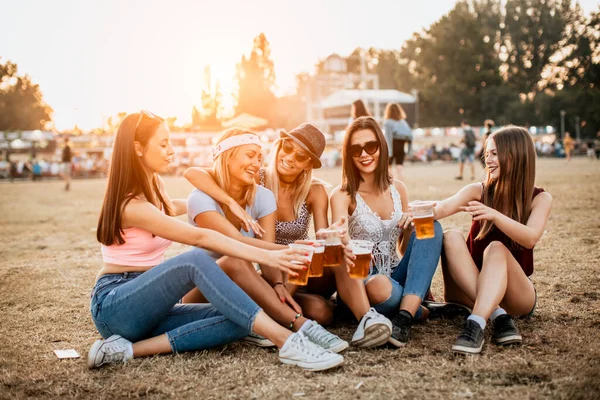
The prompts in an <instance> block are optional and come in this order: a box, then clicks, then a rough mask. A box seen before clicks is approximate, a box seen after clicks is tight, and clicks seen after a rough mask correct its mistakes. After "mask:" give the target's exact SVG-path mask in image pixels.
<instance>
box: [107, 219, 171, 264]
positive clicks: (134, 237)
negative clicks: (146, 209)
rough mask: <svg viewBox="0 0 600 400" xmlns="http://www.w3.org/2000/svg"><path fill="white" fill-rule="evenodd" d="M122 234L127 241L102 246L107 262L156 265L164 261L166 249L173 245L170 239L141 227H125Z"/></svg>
mask: <svg viewBox="0 0 600 400" xmlns="http://www.w3.org/2000/svg"><path fill="white" fill-rule="evenodd" d="M122 235H123V240H125V243H123V244H121V245H118V244H112V245H110V246H105V245H101V246H100V251H101V252H102V259H103V260H104V262H105V263H108V264H116V265H127V266H131V267H154V266H155V265H158V264H160V263H161V262H163V260H164V256H165V251H166V250H167V248H168V247H169V246H170V245H171V241H170V240H167V239H164V238H161V237H160V236H152V234H151V233H150V232H148V231H145V230H143V229H140V228H127V229H123V233H122Z"/></svg>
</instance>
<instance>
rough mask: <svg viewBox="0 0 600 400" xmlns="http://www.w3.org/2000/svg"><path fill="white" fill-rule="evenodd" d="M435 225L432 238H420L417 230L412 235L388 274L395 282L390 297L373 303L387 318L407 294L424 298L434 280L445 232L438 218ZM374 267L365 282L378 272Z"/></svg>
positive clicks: (417, 315) (417, 316)
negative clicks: (395, 264) (402, 253)
mask: <svg viewBox="0 0 600 400" xmlns="http://www.w3.org/2000/svg"><path fill="white" fill-rule="evenodd" d="M434 224H435V236H434V237H433V238H431V239H422V240H420V239H419V240H417V239H416V235H415V232H413V233H412V235H410V241H409V242H408V246H407V248H406V251H405V253H404V256H403V257H402V260H400V263H399V264H398V265H397V266H396V268H394V270H393V271H392V274H391V275H390V276H389V277H388V278H389V280H390V282H391V284H392V292H391V294H390V296H389V297H388V298H387V300H385V301H384V302H381V303H379V304H374V305H373V307H374V308H375V310H377V312H378V313H380V314H383V315H385V316H386V317H388V318H391V317H393V316H394V315H396V313H397V312H398V310H399V309H400V302H401V301H402V298H403V297H404V296H406V295H407V294H412V295H415V296H418V297H419V298H420V299H421V300H423V297H424V296H425V294H426V293H427V290H428V289H429V286H431V280H432V279H433V275H434V274H435V270H436V268H437V265H438V262H439V260H440V255H441V253H442V239H443V237H444V232H443V229H442V225H440V223H439V222H437V221H435V223H434ZM373 270H374V271H375V272H374V274H372V275H371V276H369V277H368V278H367V279H366V280H365V282H368V281H369V279H372V278H373V276H375V275H376V274H377V272H376V271H377V269H376V268H375V267H374V268H373ZM420 316H421V309H420V308H419V309H418V311H417V313H416V315H415V318H420Z"/></svg>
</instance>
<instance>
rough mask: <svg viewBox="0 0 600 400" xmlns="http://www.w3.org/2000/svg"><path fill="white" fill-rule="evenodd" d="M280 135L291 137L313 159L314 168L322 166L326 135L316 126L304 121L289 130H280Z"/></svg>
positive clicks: (286, 137)
mask: <svg viewBox="0 0 600 400" xmlns="http://www.w3.org/2000/svg"><path fill="white" fill-rule="evenodd" d="M279 137H281V138H284V139H291V140H293V141H294V142H295V143H296V144H298V145H299V146H300V147H301V148H302V150H304V151H305V152H306V153H307V154H308V155H309V156H310V157H311V158H312V160H313V168H321V160H320V158H321V155H322V154H323V150H325V143H326V140H325V135H324V134H323V132H321V131H320V130H319V128H317V127H316V126H314V125H312V124H307V123H304V124H302V125H300V126H298V127H296V128H294V129H292V130H291V131H289V132H285V131H280V132H279Z"/></svg>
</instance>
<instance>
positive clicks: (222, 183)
mask: <svg viewBox="0 0 600 400" xmlns="http://www.w3.org/2000/svg"><path fill="white" fill-rule="evenodd" d="M247 134H250V135H256V133H255V132H252V131H249V130H246V129H240V128H229V129H227V130H225V131H224V132H223V133H222V134H221V136H219V138H218V139H217V143H216V144H219V143H221V142H222V141H223V140H225V139H227V138H230V137H232V136H239V135H247ZM256 136H258V135H256ZM239 150H240V146H238V147H234V148H231V149H229V150H225V151H224V152H222V153H221V154H219V155H218V156H217V158H216V159H215V161H214V171H215V181H216V182H217V185H219V187H220V188H221V189H223V190H224V191H225V192H227V193H229V190H228V189H229V188H230V187H231V175H230V174H229V168H228V167H227V165H228V163H229V160H230V159H231V158H232V157H235V156H236V154H237V153H238V152H239ZM244 190H245V193H244V196H243V198H244V201H245V202H246V204H247V205H249V206H250V205H252V203H253V202H254V196H255V194H256V184H255V183H253V184H252V185H249V186H247V187H246V188H245V189H244Z"/></svg>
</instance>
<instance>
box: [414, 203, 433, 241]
mask: <svg viewBox="0 0 600 400" xmlns="http://www.w3.org/2000/svg"><path fill="white" fill-rule="evenodd" d="M434 204H435V203H434V202H433V201H420V200H419V201H413V202H411V203H410V204H409V207H410V210H411V212H412V215H413V223H414V224H415V230H416V231H417V239H431V238H432V237H434V236H435V227H434V226H433V206H434Z"/></svg>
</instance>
